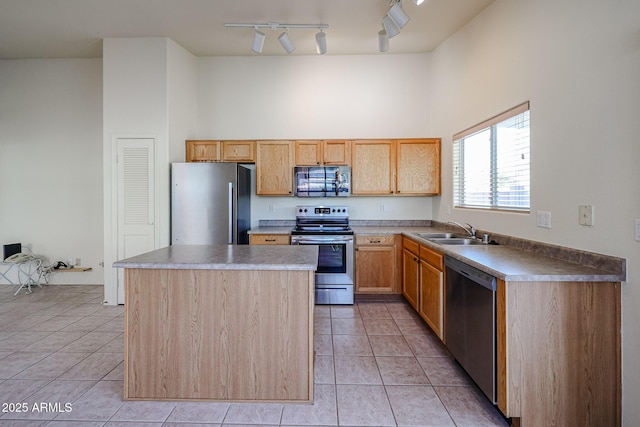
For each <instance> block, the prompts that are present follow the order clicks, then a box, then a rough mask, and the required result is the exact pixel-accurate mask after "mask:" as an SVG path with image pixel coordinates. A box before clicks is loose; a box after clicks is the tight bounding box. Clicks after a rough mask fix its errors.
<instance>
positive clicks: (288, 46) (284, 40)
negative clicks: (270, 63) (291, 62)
mask: <svg viewBox="0 0 640 427" xmlns="http://www.w3.org/2000/svg"><path fill="white" fill-rule="evenodd" d="M278 41H279V42H280V44H281V45H282V47H283V48H284V50H286V51H287V54H289V55H291V54H292V53H293V51H294V50H296V47H295V45H294V44H293V42H292V41H291V39H290V38H289V33H288V32H287V31H285V32H284V33H282V34H280V35H279V36H278Z"/></svg>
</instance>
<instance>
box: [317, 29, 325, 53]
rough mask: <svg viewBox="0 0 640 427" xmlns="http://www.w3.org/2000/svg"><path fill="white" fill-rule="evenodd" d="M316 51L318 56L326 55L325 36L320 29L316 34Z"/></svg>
mask: <svg viewBox="0 0 640 427" xmlns="http://www.w3.org/2000/svg"><path fill="white" fill-rule="evenodd" d="M316 51H317V52H318V55H324V54H325V53H327V36H326V34H325V33H324V32H323V31H322V29H321V30H320V32H318V33H316Z"/></svg>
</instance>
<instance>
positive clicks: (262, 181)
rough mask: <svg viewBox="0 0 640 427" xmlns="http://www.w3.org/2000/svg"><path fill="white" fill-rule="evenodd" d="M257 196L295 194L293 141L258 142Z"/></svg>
mask: <svg viewBox="0 0 640 427" xmlns="http://www.w3.org/2000/svg"><path fill="white" fill-rule="evenodd" d="M256 194H258V195H259V196H291V195H292V194H293V142H292V141H256Z"/></svg>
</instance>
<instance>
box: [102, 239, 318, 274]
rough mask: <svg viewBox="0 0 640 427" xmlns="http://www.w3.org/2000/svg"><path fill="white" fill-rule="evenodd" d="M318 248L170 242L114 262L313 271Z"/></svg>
mask: <svg viewBox="0 0 640 427" xmlns="http://www.w3.org/2000/svg"><path fill="white" fill-rule="evenodd" d="M317 265H318V247H317V246H313V245H309V246H306V245H305V246H284V245H282V246H280V245H278V246H275V245H274V246H252V245H172V246H167V247H164V248H161V249H157V250H155V251H151V252H147V253H144V254H141V255H137V256H134V257H131V258H126V259H123V260H120V261H116V262H114V263H113V266H114V267H116V268H143V269H169V270H315V269H316V268H317Z"/></svg>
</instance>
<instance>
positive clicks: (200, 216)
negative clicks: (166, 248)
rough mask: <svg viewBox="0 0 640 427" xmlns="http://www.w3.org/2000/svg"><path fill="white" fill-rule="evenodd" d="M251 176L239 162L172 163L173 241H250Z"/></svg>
mask: <svg viewBox="0 0 640 427" xmlns="http://www.w3.org/2000/svg"><path fill="white" fill-rule="evenodd" d="M250 177H251V172H250V170H249V169H248V168H246V167H244V166H242V165H239V164H237V163H172V164H171V244H172V245H215V244H248V243H249V235H248V233H247V232H248V231H249V228H250V227H251V180H250Z"/></svg>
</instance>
